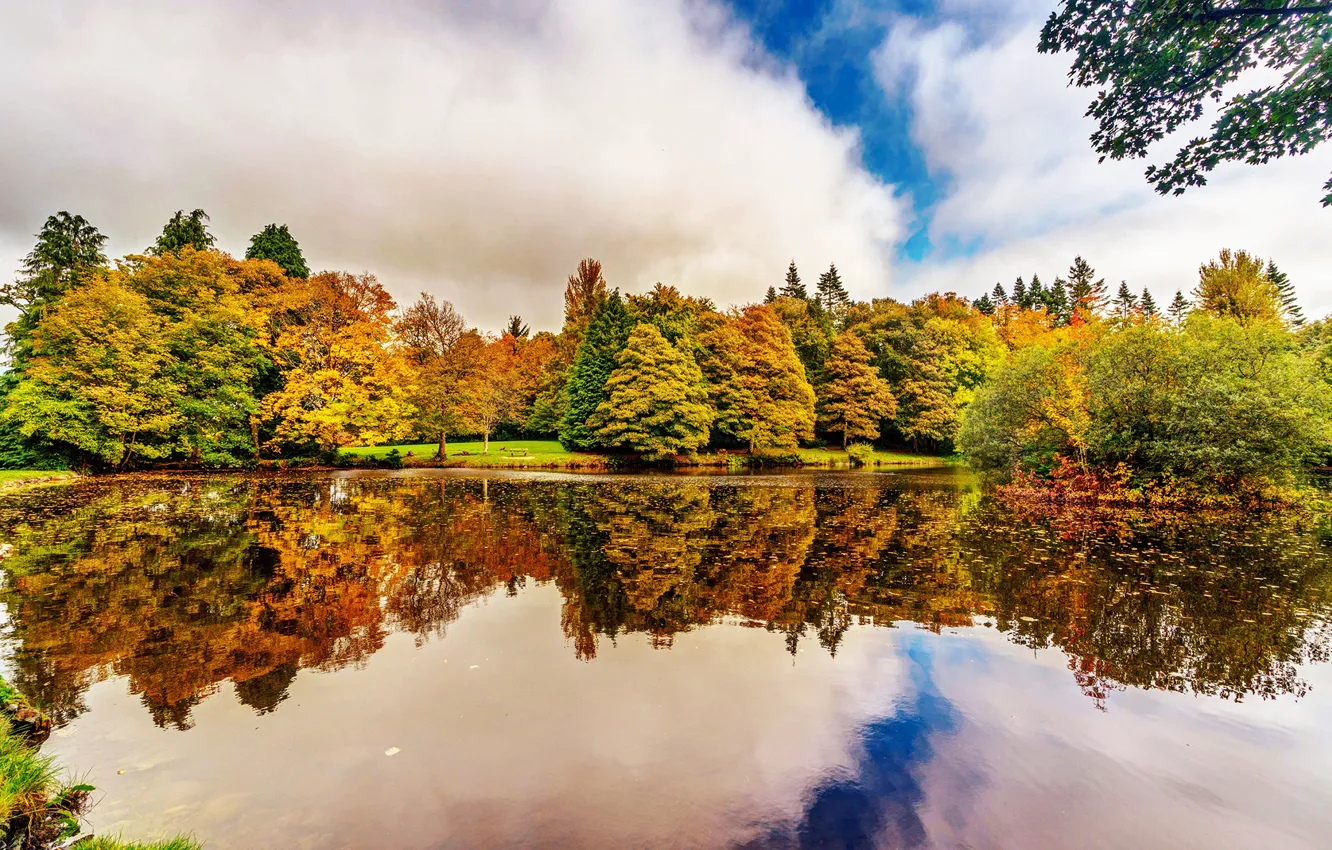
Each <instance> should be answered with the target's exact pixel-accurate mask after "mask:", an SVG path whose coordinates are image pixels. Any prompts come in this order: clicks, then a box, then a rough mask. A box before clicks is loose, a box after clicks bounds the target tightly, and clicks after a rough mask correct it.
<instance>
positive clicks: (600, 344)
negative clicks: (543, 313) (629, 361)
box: [560, 290, 632, 451]
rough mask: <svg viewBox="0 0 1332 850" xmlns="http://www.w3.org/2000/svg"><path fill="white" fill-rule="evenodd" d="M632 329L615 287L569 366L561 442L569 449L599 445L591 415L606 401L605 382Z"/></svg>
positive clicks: (585, 448) (589, 327)
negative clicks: (591, 425) (590, 420)
mask: <svg viewBox="0 0 1332 850" xmlns="http://www.w3.org/2000/svg"><path fill="white" fill-rule="evenodd" d="M631 328H632V325H631V320H630V318H629V313H628V311H627V310H625V307H624V299H622V298H621V297H620V293H619V291H618V290H616V291H614V292H612V293H611V294H610V296H609V297H607V298H606V300H605V301H604V302H603V303H602V305H601V306H600V307H599V308H598V309H597V312H596V313H595V314H593V316H592V323H591V324H589V325H588V326H587V331H586V333H584V334H583V339H582V341H581V342H579V343H578V351H577V353H576V354H575V355H574V361H573V365H572V366H570V367H569V378H568V383H567V384H566V392H567V394H568V405H567V406H566V407H565V410H564V417H563V418H562V419H561V420H560V444H561V445H563V446H564V448H565V450H566V451H587V450H589V449H593V448H596V447H597V446H598V445H599V443H598V442H597V438H596V435H595V433H594V429H592V428H591V427H589V426H588V418H589V417H591V416H592V414H593V413H594V412H595V411H596V409H597V406H598V405H600V404H601V403H602V402H603V401H605V400H606V381H607V380H608V379H609V378H610V376H611V373H612V372H614V371H615V365H616V364H615V357H616V355H618V354H619V353H620V349H622V348H624V345H625V343H626V342H627V341H628V339H629V331H630V330H631Z"/></svg>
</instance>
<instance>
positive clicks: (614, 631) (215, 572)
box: [0, 475, 1332, 829]
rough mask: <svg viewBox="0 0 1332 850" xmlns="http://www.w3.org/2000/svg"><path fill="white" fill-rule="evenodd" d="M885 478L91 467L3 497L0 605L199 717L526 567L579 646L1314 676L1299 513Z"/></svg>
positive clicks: (12, 618) (28, 661) (1172, 684)
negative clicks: (812, 645)
mask: <svg viewBox="0 0 1332 850" xmlns="http://www.w3.org/2000/svg"><path fill="white" fill-rule="evenodd" d="M883 481H892V479H890V478H884V477H875V476H821V477H813V478H810V477H792V478H788V479H763V480H752V479H746V478H739V479H734V478H719V479H695V478H678V479H670V478H666V479H662V478H641V479H626V478H620V479H572V480H554V481H551V480H522V479H506V478H497V479H475V478H464V477H453V476H447V475H446V476H436V477H429V476H426V477H398V478H387V477H350V478H348V477H327V476H311V477H307V478H259V477H255V478H243V477H218V478H204V477H198V478H187V479H185V480H183V481H182V480H180V479H175V480H172V479H165V478H163V479H142V478H140V479H130V480H108V481H99V482H92V483H89V484H85V485H80V486H77V487H70V488H63V489H50V490H41V491H32V492H29V493H26V494H23V495H21V496H16V497H9V498H5V499H3V500H0V540H3V541H5V542H7V543H9V544H10V545H11V546H12V549H10V550H9V551H10V554H9V556H8V558H7V559H6V560H5V561H4V564H3V566H4V570H5V573H6V581H5V584H4V586H3V588H2V589H0V601H3V603H4V605H5V606H6V608H7V610H8V613H9V626H8V632H9V633H8V643H9V646H10V648H11V652H10V655H11V664H12V667H13V672H14V674H15V675H14V678H15V679H16V684H18V686H19V687H20V688H22V689H23V690H25V691H26V692H27V693H29V694H31V695H33V697H34V698H36V699H37V700H39V701H40V702H41V703H42V704H44V705H45V706H47V708H48V709H49V710H50V711H51V712H52V714H53V715H54V716H55V717H56V719H57V722H58V723H61V724H63V723H67V722H69V721H70V720H71V719H72V718H74V717H76V716H78V715H79V714H80V713H81V712H82V711H84V710H85V702H84V694H85V692H86V691H87V689H88V688H89V686H90V685H92V684H93V683H94V682H96V681H98V680H100V679H103V678H105V677H107V676H112V675H115V676H123V677H125V678H126V679H127V680H128V682H129V687H130V690H131V692H132V693H134V694H136V695H137V696H138V697H139V699H140V700H141V701H142V703H143V705H144V706H145V707H146V708H147V710H148V711H149V712H150V713H151V715H152V718H153V721H154V723H156V724H157V725H159V726H164V727H174V728H179V729H186V728H189V727H190V726H191V724H192V723H193V722H194V721H193V714H194V710H195V708H196V707H197V706H198V705H199V704H200V702H201V701H202V700H204V699H206V698H207V697H208V696H209V695H210V694H212V693H214V692H215V691H216V690H217V689H218V687H219V685H220V684H221V683H223V682H226V681H228V680H230V681H231V682H233V683H234V686H235V694H236V696H237V698H238V699H239V700H241V701H242V702H243V703H244V704H246V705H248V706H250V707H251V708H252V709H253V710H254V711H255V712H256V713H258V714H266V713H270V712H280V711H281V709H282V704H283V701H284V699H285V698H286V696H287V693H288V690H289V688H290V686H291V684H292V682H293V681H294V680H295V678H296V677H297V676H298V675H299V672H300V671H301V670H304V669H315V670H335V669H340V668H344V667H348V666H354V665H360V664H363V663H364V662H365V661H366V660H367V659H368V658H369V657H370V656H372V655H373V654H374V653H376V652H377V651H378V650H379V649H380V648H381V647H382V646H383V645H384V642H385V639H386V637H387V636H388V635H390V634H393V633H398V632H405V633H408V634H410V635H412V636H414V638H415V640H416V641H417V642H418V643H420V642H424V641H428V640H430V639H431V638H432V637H435V636H439V635H442V634H443V633H444V632H445V630H446V629H447V628H448V627H449V626H450V624H452V623H453V622H454V621H455V620H456V619H457V618H458V617H459V614H460V612H461V611H462V610H463V609H464V608H465V607H466V606H468V605H469V604H471V603H473V602H475V601H477V600H479V599H481V598H483V597H485V596H487V595H489V594H491V593H493V592H495V591H496V590H497V589H499V588H503V589H504V590H505V592H507V593H509V594H513V593H516V592H517V591H518V590H519V589H520V588H521V587H523V586H524V585H525V584H526V583H528V582H534V583H538V584H553V585H554V586H555V587H556V588H558V591H559V593H560V596H561V598H562V600H563V602H562V611H561V618H560V619H561V625H562V628H563V630H564V634H565V637H566V639H567V642H568V644H569V647H570V651H572V652H573V653H574V654H575V655H576V657H578V658H580V659H585V660H590V659H593V658H595V657H596V655H597V652H598V649H599V647H601V646H602V645H603V642H604V641H615V640H616V639H617V637H618V636H620V635H624V634H627V633H644V634H647V635H649V636H650V637H651V640H652V642H653V644H654V645H655V646H658V647H669V646H671V645H672V643H673V642H674V641H676V640H678V638H679V636H680V635H682V634H684V633H687V632H689V631H690V630H691V629H695V628H697V627H699V626H701V625H704V624H708V623H713V622H717V621H719V620H722V619H728V620H733V621H737V622H740V623H743V624H745V625H750V626H753V627H756V628H762V629H766V630H768V631H770V632H772V633H774V637H775V638H777V639H780V640H784V643H785V646H786V649H787V651H789V652H791V653H793V654H795V653H798V652H799V650H800V648H801V646H802V645H803V644H804V642H807V641H811V640H812V641H817V642H818V644H820V645H821V646H823V647H824V648H826V649H827V650H829V651H830V652H833V653H835V652H836V651H837V650H838V648H839V645H840V644H841V642H842V641H843V639H844V637H845V635H846V634H847V632H848V630H849V629H851V628H852V627H853V625H857V624H860V625H891V624H893V623H899V622H902V621H913V622H915V623H918V624H920V625H921V626H923V627H925V628H927V629H931V630H935V631H938V630H942V629H945V628H950V627H958V626H967V625H971V624H973V623H980V624H983V625H985V626H987V627H993V628H996V629H998V630H999V631H1000V632H1002V633H1003V634H1005V635H1006V636H1007V638H1008V639H1009V640H1010V641H1012V642H1014V643H1017V644H1020V645H1023V646H1028V647H1032V648H1055V649H1057V650H1059V651H1060V652H1062V653H1063V654H1064V655H1065V656H1066V658H1067V666H1068V669H1069V672H1070V674H1071V675H1072V677H1073V678H1074V679H1075V680H1076V682H1077V683H1078V685H1079V687H1080V688H1081V689H1082V691H1083V692H1084V693H1085V694H1086V695H1087V696H1088V697H1089V698H1091V699H1092V700H1094V701H1095V702H1096V703H1097V705H1098V706H1101V707H1104V706H1105V705H1106V701H1107V698H1108V696H1109V695H1110V693H1111V692H1112V691H1115V690H1117V689H1124V688H1126V687H1133V688H1147V689H1164V690H1171V691H1191V692H1194V693H1198V694H1207V695H1216V696H1219V697H1224V698H1228V699H1233V700H1241V699H1244V698H1246V697H1249V696H1259V697H1263V698H1269V697H1277V696H1280V695H1283V694H1293V695H1296V696H1298V695H1302V694H1303V693H1304V692H1305V689H1306V684H1305V682H1304V681H1303V679H1302V678H1301V673H1300V666H1301V665H1303V664H1306V663H1308V662H1310V661H1322V660H1326V657H1327V653H1328V646H1329V633H1328V627H1327V622H1326V620H1325V618H1324V616H1323V614H1324V612H1325V610H1326V605H1327V602H1328V599H1329V590H1332V569H1329V567H1330V565H1332V560H1330V559H1329V556H1328V552H1327V547H1326V545H1325V541H1324V539H1323V538H1322V537H1320V535H1319V532H1318V530H1317V529H1316V528H1313V527H1310V526H1309V524H1308V523H1307V522H1306V521H1304V520H1301V519H1300V518H1298V517H1281V518H1271V517H1269V518H1264V519H1261V520H1259V519H1253V520H1249V521H1245V522H1239V523H1236V522H1230V523H1218V522H1215V521H1213V520H1209V519H1208V518H1197V517H1189V516H1183V515H1172V516H1166V517H1145V516H1122V515H1119V516H1096V515H1088V514H1085V513H1084V514H1070V515H1068V516H1055V517H1048V516H1040V517H1038V516H1028V515H1022V514H1021V513H1020V512H1015V511H1013V510H1012V509H1009V508H1005V507H1004V506H1002V505H998V504H994V503H991V502H989V501H987V500H985V499H982V498H980V497H979V496H978V495H977V494H975V493H973V492H968V491H966V490H965V489H964V488H946V487H944V488H941V487H897V486H892V487H889V486H881V485H880V482H883ZM917 690H918V691H919V692H920V693H922V694H925V693H927V692H928V688H924V689H922V688H917ZM924 698H925V697H922V699H924ZM927 708H928V705H922V707H921V708H920V710H919V711H917V712H915V713H914V715H913V716H918V717H925V716H929V711H928V710H927ZM899 737H900V736H899ZM895 740H897V738H895ZM885 781H887V780H885ZM827 793H828V794H829V795H830V796H829V797H828V801H829V802H827V803H826V806H831V807H834V808H836V806H838V805H842V804H839V803H836V802H834V801H835V799H837V796H836V795H837V793H839V792H835V791H834V790H832V789H830V790H829V791H828V792H827ZM847 805H850V804H849V803H847ZM818 810H819V809H818V806H816V807H815V808H814V809H811V811H810V813H809V814H810V817H811V818H814V817H815V816H816V814H817V811H818ZM810 823H811V824H813V823H814V821H810ZM809 828H810V829H816V828H817V827H816V826H813V825H811V826H810V827H809Z"/></svg>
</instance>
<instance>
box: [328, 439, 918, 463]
mask: <svg viewBox="0 0 1332 850" xmlns="http://www.w3.org/2000/svg"><path fill="white" fill-rule="evenodd" d="M482 448H483V446H482V443H481V442H480V441H479V440H478V441H467V442H458V443H449V460H450V461H451V462H453V461H456V462H459V463H462V464H464V465H466V466H476V467H482V466H496V467H524V466H531V467H543V466H544V467H552V466H559V467H563V466H582V467H585V468H586V467H597V466H600V465H601V462H602V461H601V457H602V456H601V455H598V454H596V453H593V452H567V451H565V450H564V448H563V447H562V446H561V445H560V444H559V442H558V441H557V440H491V441H490V454H488V455H483V454H481V450H482ZM393 449H397V450H398V453H399V454H401V455H402V456H403V457H404V458H405V457H406V456H407V452H409V451H410V452H411V453H412V458H411V459H412V460H415V459H420V460H423V461H428V460H430V459H431V458H433V457H434V456H435V449H436V444H435V443H415V444H412V445H402V446H363V447H360V448H354V449H343V450H342V451H343V453H344V454H348V455H353V456H356V457H373V458H381V457H384V456H385V455H387V454H388V453H389V452H390V451H392V450H393ZM505 449H520V450H522V449H525V450H526V451H527V455H526V456H522V455H515V454H513V453H511V452H507V451H505ZM874 459H875V460H876V461H877V462H878V463H879V464H880V465H884V466H887V465H905V464H937V463H940V462H941V461H942V459H941V458H938V457H934V456H931V455H919V454H910V453H907V452H892V451H885V450H883V449H876V450H875V452H874ZM700 460H701V461H702V462H703V463H704V464H708V463H709V462H710V461H714V462H715V461H717V460H718V459H717V456H715V455H703V456H702V457H701V458H700ZM800 460H801V462H802V463H804V464H805V465H807V466H850V465H851V461H850V459H849V458H848V457H847V455H846V452H844V451H842V450H841V449H833V448H824V449H801V450H800ZM718 465H724V463H719V464H718Z"/></svg>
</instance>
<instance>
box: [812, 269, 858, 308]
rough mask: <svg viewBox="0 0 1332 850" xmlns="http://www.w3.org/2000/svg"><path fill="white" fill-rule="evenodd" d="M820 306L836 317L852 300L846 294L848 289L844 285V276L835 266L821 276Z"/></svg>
mask: <svg viewBox="0 0 1332 850" xmlns="http://www.w3.org/2000/svg"><path fill="white" fill-rule="evenodd" d="M818 300H819V304H820V305H822V306H823V309H825V310H827V311H828V312H829V313H831V314H833V315H834V316H835V315H837V314H839V313H840V312H842V310H843V309H844V308H845V307H846V305H847V304H849V303H850V301H851V298H850V296H849V295H847V294H846V287H845V286H843V285H842V276H841V275H839V274H838V273H837V266H836V265H835V264H832V265H829V266H828V270H827V271H826V272H824V273H823V274H821V275H819V299H818Z"/></svg>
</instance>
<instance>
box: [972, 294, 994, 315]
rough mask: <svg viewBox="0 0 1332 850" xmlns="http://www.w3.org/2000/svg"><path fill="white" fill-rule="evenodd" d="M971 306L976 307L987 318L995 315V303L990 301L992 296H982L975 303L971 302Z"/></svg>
mask: <svg viewBox="0 0 1332 850" xmlns="http://www.w3.org/2000/svg"><path fill="white" fill-rule="evenodd" d="M971 306H973V307H975V308H976V309H977V310H979V311H980V312H981V313H983V314H984V315H986V316H993V315H994V302H993V301H991V300H990V296H988V295H982V296H981V297H980V298H977V299H976V300H975V301H973V302H971Z"/></svg>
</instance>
